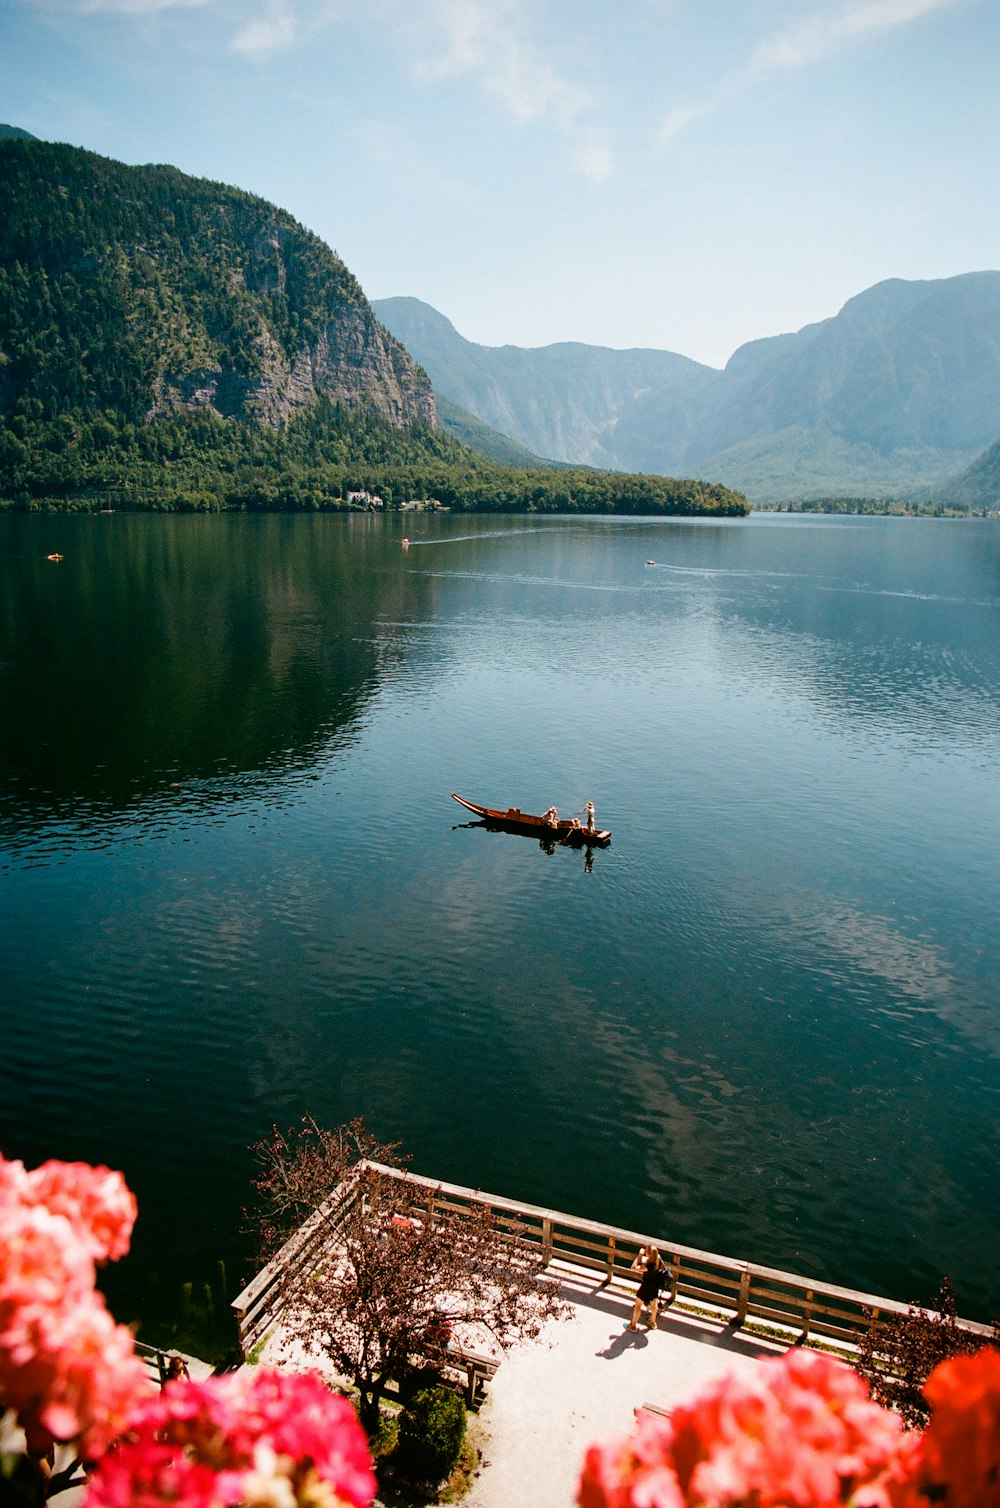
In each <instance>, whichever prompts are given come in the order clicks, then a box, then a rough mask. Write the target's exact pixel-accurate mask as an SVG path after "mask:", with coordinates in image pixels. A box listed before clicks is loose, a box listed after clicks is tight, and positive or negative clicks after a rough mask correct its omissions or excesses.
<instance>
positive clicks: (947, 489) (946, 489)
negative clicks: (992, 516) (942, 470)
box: [931, 440, 1000, 513]
mask: <svg viewBox="0 0 1000 1508" xmlns="http://www.w3.org/2000/svg"><path fill="white" fill-rule="evenodd" d="M931 501H932V502H936V503H942V504H947V505H949V506H951V507H952V508H972V509H975V510H976V511H977V512H978V511H983V512H987V513H996V512H998V511H1000V440H998V441H997V442H996V444H994V445H991V446H990V447H989V449H988V450H984V451H983V453H982V455H979V456H977V457H976V459H975V460H974V461H973V463H972V465H971V466H967V467H966V469H965V470H964V471H963V472H961V473H960V474H959V475H958V476H955V477H949V478H948V480H947V481H946V482H942V483H941V484H940V485H939V486H938V487H936V488H935V489H934V491H933V492H932V494H931Z"/></svg>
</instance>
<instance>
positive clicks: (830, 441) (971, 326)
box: [374, 271, 1000, 502]
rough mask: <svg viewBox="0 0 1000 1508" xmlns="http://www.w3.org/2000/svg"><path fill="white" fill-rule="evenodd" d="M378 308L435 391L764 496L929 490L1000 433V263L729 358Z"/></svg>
mask: <svg viewBox="0 0 1000 1508" xmlns="http://www.w3.org/2000/svg"><path fill="white" fill-rule="evenodd" d="M374 308H375V311H376V313H377V315H378V317H379V319H380V320H381V321H382V323H383V324H385V325H386V327H387V328H388V329H390V330H391V331H392V332H393V334H394V335H396V336H397V338H398V339H400V340H401V341H402V342H403V344H404V345H405V346H406V347H407V349H408V350H409V351H411V353H412V354H413V355H414V357H415V358H416V359H417V360H418V361H420V363H421V365H422V366H423V367H424V368H425V369H426V370H427V372H428V373H429V375H430V377H431V380H432V382H433V383H434V386H435V388H436V389H437V390H438V391H439V392H440V393H442V394H443V395H445V396H446V397H448V398H451V399H452V400H453V401H454V402H457V403H460V404H461V405H462V406H463V407H465V408H467V409H469V410H471V411H472V412H473V413H474V414H476V415H478V417H479V418H481V419H482V420H484V422H485V423H487V424H490V425H492V426H493V427H494V428H496V429H499V430H501V431H502V432H503V433H506V434H509V435H511V436H512V438H514V439H516V440H518V441H520V443H522V444H525V445H528V446H530V448H531V449H533V450H535V451H537V452H539V453H541V454H545V455H551V456H553V457H556V458H558V459H560V460H575V461H578V462H586V463H588V464H592V465H604V466H613V467H619V468H621V469H623V470H641V471H651V472H666V473H683V474H685V475H689V476H695V477H709V476H710V477H713V478H717V479H720V480H721V481H723V482H725V483H726V484H727V485H729V486H732V487H738V488H740V489H741V490H742V491H744V492H746V493H747V494H748V495H749V496H750V497H751V498H752V499H754V500H757V501H761V502H774V501H781V500H784V499H787V498H791V497H802V496H818V495H822V494H834V493H838V492H839V493H844V492H858V493H863V494H867V495H871V494H873V493H878V492H880V491H885V492H890V491H891V492H897V493H898V492H902V491H906V492H913V491H915V490H924V491H926V490H928V489H929V488H931V487H933V486H935V485H936V484H939V483H940V482H942V481H943V480H944V479H945V478H947V477H949V476H951V475H953V474H954V473H956V472H959V471H961V470H962V469H963V468H964V467H966V466H968V465H969V464H970V463H971V462H972V461H973V460H974V458H975V457H976V456H977V455H978V454H979V453H980V452H982V451H983V450H984V448H986V447H987V446H989V445H990V444H991V443H992V442H993V441H995V440H996V439H997V437H998V435H1000V272H991V271H988V272H973V273H966V274H964V275H962V276H959V277H954V278H945V279H939V280H935V281H927V282H906V281H903V280H902V279H890V280H889V281H887V282H883V283H878V284H876V285H875V286H874V287H873V288H869V289H867V290H866V291H865V292H863V293H860V294H858V295H857V296H856V297H855V298H852V299H850V300H849V301H848V303H847V304H845V305H844V307H843V309H841V311H840V312H839V313H838V314H837V315H835V316H833V317H831V318H830V319H827V320H823V321H820V322H819V323H817V324H813V325H807V326H805V327H804V328H803V329H802V330H799V331H797V332H796V333H793V334H786V335H779V336H774V337H771V338H769V339H765V340H758V341H751V342H749V343H748V344H747V345H744V346H741V347H740V348H739V350H737V351H736V352H734V354H733V356H732V357H731V358H730V360H729V362H728V363H727V365H726V367H725V369H724V370H722V371H719V370H717V369H716V368H713V367H708V366H704V365H701V364H700V363H698V362H694V361H691V360H689V359H688V358H686V357H683V356H678V355H676V354H674V353H672V352H668V351H655V350H630V351H615V350H609V349H606V348H603V347H597V346H585V345H575V344H560V345H553V346H546V347H541V348H539V349H534V350H531V349H524V348H521V347H516V346H501V347H487V346H478V345H475V344H474V343H472V342H470V341H466V340H465V339H464V338H463V337H462V336H461V335H459V333H458V332H457V331H456V330H455V328H454V326H453V325H452V324H451V323H450V321H448V320H447V319H445V317H444V316H443V315H441V314H439V313H438V312H437V311H436V310H433V309H431V308H430V306H428V305H426V304H421V303H420V302H419V301H418V300H415V299H381V300H377V301H376V302H375V304H374Z"/></svg>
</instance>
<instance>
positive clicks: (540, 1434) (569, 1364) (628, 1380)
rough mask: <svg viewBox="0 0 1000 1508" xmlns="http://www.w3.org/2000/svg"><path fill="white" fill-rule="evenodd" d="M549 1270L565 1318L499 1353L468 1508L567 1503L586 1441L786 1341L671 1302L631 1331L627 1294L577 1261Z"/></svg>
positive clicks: (563, 1506)
mask: <svg viewBox="0 0 1000 1508" xmlns="http://www.w3.org/2000/svg"><path fill="white" fill-rule="evenodd" d="M550 1273H553V1274H556V1273H557V1275H558V1276H559V1277H560V1279H561V1280H562V1289H563V1297H564V1298H566V1299H567V1300H568V1301H569V1302H570V1303H571V1305H572V1316H571V1318H570V1319H568V1320H563V1321H554V1322H553V1323H552V1324H550V1326H549V1327H548V1328H547V1330H546V1331H545V1333H544V1334H543V1336H542V1337H541V1338H540V1339H539V1340H538V1341H535V1342H533V1343H531V1344H528V1345H525V1346H522V1347H520V1348H518V1349H517V1350H514V1351H512V1352H510V1353H509V1354H508V1355H507V1356H506V1357H505V1358H504V1361H503V1364H502V1366H501V1367H500V1370H499V1371H498V1372H497V1374H496V1376H495V1377H494V1379H493V1381H492V1383H491V1384H490V1389H489V1396H488V1398H487V1400H486V1403H485V1404H484V1406H483V1409H482V1412H481V1414H480V1418H479V1424H480V1427H481V1433H482V1434H483V1435H484V1436H485V1437H486V1438H485V1442H484V1443H483V1458H484V1467H483V1470H482V1472H481V1474H480V1476H479V1477H478V1479H477V1480H476V1482H475V1484H474V1486H473V1489H472V1491H471V1493H470V1495H469V1496H468V1497H467V1498H466V1499H465V1500H464V1503H465V1508H570V1505H571V1504H573V1503H574V1502H575V1501H576V1485H577V1481H578V1479H579V1475H580V1467H581V1464H582V1461H583V1456H584V1452H585V1450H586V1447H587V1446H588V1445H589V1444H590V1442H591V1441H593V1440H601V1439H607V1438H610V1437H612V1436H614V1435H620V1434H625V1433H627V1432H628V1431H629V1430H630V1429H631V1428H632V1425H633V1422H634V1416H633V1410H634V1409H636V1408H639V1407H641V1406H642V1404H644V1403H652V1404H656V1405H658V1406H659V1407H664V1408H665V1407H669V1406H670V1404H671V1403H674V1402H677V1401H679V1400H680V1399H681V1398H685V1397H690V1395H691V1393H692V1392H693V1391H694V1390H695V1389H696V1388H697V1387H698V1385H699V1384H700V1383H704V1382H706V1381H708V1380H709V1379H711V1378H715V1377H718V1376H720V1375H721V1374H722V1373H724V1372H730V1371H744V1372H745V1371H746V1370H748V1369H749V1368H751V1367H754V1366H756V1364H757V1361H758V1359H759V1358H761V1357H762V1356H766V1355H774V1354H776V1353H777V1352H780V1350H781V1349H783V1348H782V1347H778V1346H773V1345H769V1344H768V1343H767V1342H766V1341H759V1340H757V1339H756V1338H751V1337H748V1336H742V1335H741V1334H740V1333H739V1332H735V1333H734V1332H733V1330H732V1329H731V1328H729V1327H727V1326H725V1325H724V1324H723V1323H722V1322H721V1321H720V1322H719V1323H713V1322H710V1321H704V1320H700V1319H696V1318H693V1317H688V1316H685V1315H683V1314H680V1313H678V1314H676V1315H673V1314H672V1313H671V1311H670V1310H669V1309H668V1310H667V1311H665V1313H663V1314H661V1316H660V1324H659V1328H658V1329H657V1330H656V1331H647V1330H645V1329H643V1328H640V1329H639V1330H637V1331H634V1332H630V1331H628V1330H626V1329H625V1325H626V1323H627V1321H628V1319H629V1317H630V1315H631V1311H632V1294H631V1292H626V1290H625V1288H624V1287H621V1288H619V1287H617V1286H615V1287H612V1288H605V1287H603V1286H598V1283H597V1280H596V1279H595V1276H594V1274H593V1273H585V1272H584V1271H582V1270H580V1269H576V1270H573V1269H568V1268H561V1269H556V1268H551V1269H550Z"/></svg>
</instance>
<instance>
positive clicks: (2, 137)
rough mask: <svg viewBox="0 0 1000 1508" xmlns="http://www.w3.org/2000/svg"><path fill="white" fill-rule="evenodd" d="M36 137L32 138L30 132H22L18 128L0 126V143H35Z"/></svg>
mask: <svg viewBox="0 0 1000 1508" xmlns="http://www.w3.org/2000/svg"><path fill="white" fill-rule="evenodd" d="M37 140H38V137H37V136H32V134H31V132H30V131H22V129H21V127H20V126H0V141H37Z"/></svg>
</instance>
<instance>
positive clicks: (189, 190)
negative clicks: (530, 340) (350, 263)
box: [0, 140, 435, 428]
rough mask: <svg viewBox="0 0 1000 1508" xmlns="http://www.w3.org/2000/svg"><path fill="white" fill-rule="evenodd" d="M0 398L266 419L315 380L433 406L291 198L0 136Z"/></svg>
mask: <svg viewBox="0 0 1000 1508" xmlns="http://www.w3.org/2000/svg"><path fill="white" fill-rule="evenodd" d="M0 277H2V282H0V310H2V311H3V312H2V316H0V318H2V326H0V328H2V341H3V359H2V366H0V410H2V409H9V408H10V407H11V406H12V405H13V403H14V402H15V401H16V400H17V399H18V398H21V399H25V398H27V399H32V398H34V399H37V400H38V401H39V402H41V404H42V406H43V409H44V410H45V411H46V412H58V411H59V409H60V408H62V407H65V406H67V405H73V404H75V405H78V406H79V407H81V408H82V409H85V410H86V409H88V408H93V407H95V406H96V407H105V406H106V407H110V408H112V409H114V410H115V411H116V412H118V413H120V414H122V415H124V416H127V417H128V418H129V419H130V420H132V421H133V422H143V421H144V420H146V419H147V418H149V417H150V416H152V415H156V414H159V413H165V412H170V411H172V410H178V409H208V410H212V411H214V412H215V413H217V414H220V415H222V416H224V417H227V418H231V417H241V418H246V419H250V420H252V421H254V422H256V423H258V424H260V425H262V426H265V427H270V428H278V427H280V426H282V425H284V424H286V423H287V422H288V420H289V419H290V418H291V417H292V416H293V415H294V414H296V413H299V412H302V411H303V410H305V409H308V408H311V407H314V406H315V404H316V402H317V400H318V399H319V398H320V397H325V398H327V399H329V400H330V401H332V402H335V403H341V404H345V405H348V406H351V405H356V406H361V407H364V408H366V409H368V410H376V411H378V412H379V413H380V414H381V415H382V416H383V417H384V419H385V420H386V421H387V422H388V423H389V424H391V425H394V426H396V427H402V426H405V425H408V424H412V423H414V422H416V421H422V422H423V423H425V424H427V425H428V426H430V427H432V428H433V426H434V423H435V409H434V395H433V392H432V390H431V386H430V382H429V381H428V379H427V376H426V374H425V373H424V372H422V371H421V370H420V368H419V367H417V366H416V364H415V363H414V362H413V361H412V360H411V359H410V357H409V356H408V355H407V353H406V352H405V351H404V350H403V348H402V347H401V346H400V345H399V344H398V342H397V341H395V340H393V339H392V338H391V336H389V335H388V334H387V333H386V332H385V331H384V330H383V328H382V327H381V325H380V324H379V323H378V321H377V320H376V318H375V316H374V314H373V313H372V310H371V307H370V305H369V304H368V301H367V299H366V298H365V296H364V294H363V293H362V291H361V288H360V287H359V285H358V284H357V282H356V281H355V280H354V278H353V277H352V276H351V274H350V273H349V272H348V270H347V268H346V267H345V266H344V264H343V263H342V262H341V261H340V260H339V259H338V258H337V257H336V256H334V254H333V252H331V251H330V250H329V248H328V247H327V246H325V245H324V243H323V242H322V241H321V240H320V239H319V238H318V237H317V236H314V235H312V234H311V233H310V232H308V231H306V230H304V229H303V227H302V226H301V225H299V224H298V223H297V222H296V221H295V220H293V219H292V217H291V215H289V214H286V213H285V212H284V211H283V210H279V209H276V208H275V206H274V205H271V204H268V203H266V202H265V201H264V200H262V199H257V198H255V197H254V196H253V195H251V194H246V193H243V192H242V191H241V190H239V189H235V188H229V187H227V186H225V185H223V184H218V183H210V182H207V181H205V180H203V179H197V178H190V177H187V176H186V175H185V174H183V173H180V172H178V171H177V169H176V168H171V167H158V166H157V167H142V168H135V167H127V166H125V164H123V163H119V162H113V161H110V160H109V159H107V158H103V157H98V156H96V155H95V154H94V153H91V152H84V151H81V150H80V149H78V148H74V147H65V146H53V145H50V144H48V143H43V142H26V141H23V140H17V141H13V140H7V141H3V142H0Z"/></svg>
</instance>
